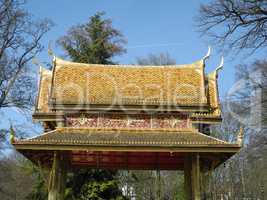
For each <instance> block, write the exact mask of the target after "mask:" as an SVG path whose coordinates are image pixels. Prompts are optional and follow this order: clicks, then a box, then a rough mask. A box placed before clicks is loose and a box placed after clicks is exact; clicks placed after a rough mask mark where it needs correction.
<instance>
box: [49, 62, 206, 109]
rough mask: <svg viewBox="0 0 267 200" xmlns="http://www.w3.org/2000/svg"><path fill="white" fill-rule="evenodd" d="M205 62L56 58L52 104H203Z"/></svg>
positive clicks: (204, 97) (204, 102)
mask: <svg viewBox="0 0 267 200" xmlns="http://www.w3.org/2000/svg"><path fill="white" fill-rule="evenodd" d="M203 67H204V61H203V60H200V61H197V62H195V63H193V64H188V65H173V66H136V65H99V64H82V63H74V62H69V61H64V60H61V59H59V58H57V59H56V60H55V64H54V70H53V71H54V72H53V83H52V84H53V86H52V98H53V99H55V104H74V105H75V104H108V105H110V104H120V105H121V104H123V105H158V104H164V105H189V106H190V105H194V106H197V105H203V104H206V103H207V98H206V96H205V89H204V70H203Z"/></svg>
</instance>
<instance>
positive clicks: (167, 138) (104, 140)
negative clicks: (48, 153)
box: [13, 127, 240, 152]
mask: <svg viewBox="0 0 267 200" xmlns="http://www.w3.org/2000/svg"><path fill="white" fill-rule="evenodd" d="M13 145H14V146H15V147H16V149H18V150H19V149H39V150H48V149H49V150H62V149H64V150H79V149H80V150H85V149H88V150H94V151H97V150H100V149H102V150H104V149H109V150H110V151H138V150H139V151H143V150H151V151H153V150H155V151H156V150H157V151H158V150H161V151H164V152H165V151H170V150H172V151H173V152H211V150H216V151H218V152H233V151H235V152H237V151H238V150H239V148H240V145H238V144H231V143H228V142H226V141H223V140H219V139H216V138H214V137H210V136H207V135H205V134H202V133H199V132H197V131H196V130H195V129H183V130H182V129H181V130H177V129H176V130H173V129H164V130H159V129H155V130H154V129H141V130H136V129H108V128H70V127H63V128H57V129H56V130H53V131H50V132H47V133H44V134H42V135H39V136H36V137H33V138H30V139H25V140H16V141H14V142H13ZM227 149H228V150H227Z"/></svg>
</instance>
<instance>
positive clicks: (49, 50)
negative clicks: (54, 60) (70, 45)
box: [47, 40, 54, 57]
mask: <svg viewBox="0 0 267 200" xmlns="http://www.w3.org/2000/svg"><path fill="white" fill-rule="evenodd" d="M47 53H48V55H49V56H51V57H53V56H54V53H53V50H52V42H51V40H50V41H49V43H48V50H47Z"/></svg>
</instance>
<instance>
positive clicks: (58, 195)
mask: <svg viewBox="0 0 267 200" xmlns="http://www.w3.org/2000/svg"><path fill="white" fill-rule="evenodd" d="M66 176H67V162H66V157H65V156H64V154H63V153H61V152H59V151H55V152H54V158H53V164H52V168H51V172H50V178H49V186H48V200H64V194H65V184H66Z"/></svg>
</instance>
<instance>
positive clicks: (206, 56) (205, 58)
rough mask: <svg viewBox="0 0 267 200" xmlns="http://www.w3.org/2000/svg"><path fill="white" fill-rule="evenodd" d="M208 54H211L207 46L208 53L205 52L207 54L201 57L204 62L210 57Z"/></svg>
mask: <svg viewBox="0 0 267 200" xmlns="http://www.w3.org/2000/svg"><path fill="white" fill-rule="evenodd" d="M210 52H211V47H210V46H208V52H207V54H206V55H205V56H204V57H203V60H204V61H205V60H207V59H208V58H209V57H210Z"/></svg>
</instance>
